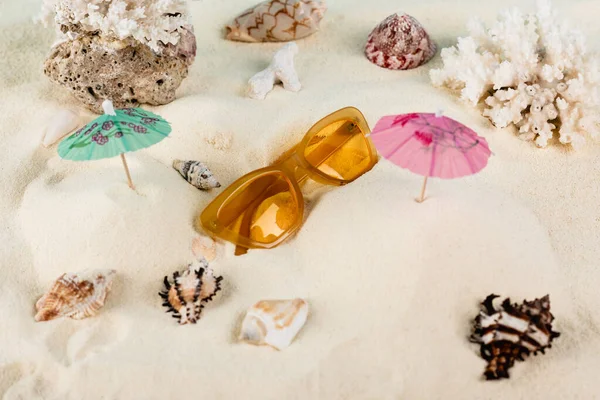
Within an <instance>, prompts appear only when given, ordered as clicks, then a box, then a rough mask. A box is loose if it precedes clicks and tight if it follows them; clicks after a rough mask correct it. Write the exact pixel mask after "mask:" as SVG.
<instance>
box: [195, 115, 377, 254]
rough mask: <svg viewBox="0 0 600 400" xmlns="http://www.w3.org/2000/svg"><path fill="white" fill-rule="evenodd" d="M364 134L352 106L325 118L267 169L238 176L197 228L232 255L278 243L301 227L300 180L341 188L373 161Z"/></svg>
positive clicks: (362, 121)
mask: <svg viewBox="0 0 600 400" xmlns="http://www.w3.org/2000/svg"><path fill="white" fill-rule="evenodd" d="M369 133H370V129H369V126H368V125H367V122H366V121H365V117H364V116H363V115H362V113H361V112H360V111H358V110H357V109H356V108H354V107H347V108H343V109H341V110H338V111H336V112H334V113H333V114H330V115H328V116H327V117H325V118H323V119H322V120H320V121H319V122H317V123H316V124H315V125H313V127H312V128H310V130H309V131H308V133H307V134H306V135H305V136H304V139H302V141H301V142H300V143H299V144H297V145H296V146H294V147H293V148H292V149H291V150H289V151H288V152H286V153H284V154H283V155H282V156H281V157H280V158H279V159H278V160H277V161H275V163H273V164H272V165H271V166H270V167H267V168H262V169H258V170H256V171H253V172H250V173H248V174H246V175H244V176H243V177H241V178H240V179H238V180H237V181H235V182H234V183H232V184H231V185H230V186H229V187H228V188H227V189H225V190H224V191H223V192H222V193H221V194H219V195H218V196H217V197H216V198H215V199H214V200H213V201H212V202H211V203H210V204H209V205H208V206H207V207H206V208H205V209H204V211H203V212H202V214H201V215H200V223H201V225H202V226H203V227H204V229H205V230H206V231H207V232H208V233H209V234H210V235H212V236H213V237H218V238H221V239H224V240H227V241H229V242H232V243H234V244H235V245H237V248H236V255H240V254H244V253H245V252H246V250H247V249H270V248H273V247H275V246H277V245H279V244H281V243H282V242H283V241H284V240H286V239H287V238H288V237H290V236H291V235H292V234H293V233H294V232H296V231H297V230H298V228H300V226H301V225H302V221H303V216H304V198H303V196H302V192H301V191H300V185H301V184H302V183H303V182H304V181H305V180H306V178H311V179H313V180H315V181H317V182H320V183H323V184H326V185H337V186H341V185H345V184H347V183H349V182H352V181H353V180H355V179H356V178H358V177H359V176H361V175H362V174H364V173H365V172H367V171H369V170H370V169H371V168H373V166H374V165H375V164H376V163H377V151H376V150H375V146H374V145H373V143H372V142H371V140H370V139H369V138H368V137H367V135H368V134H369Z"/></svg>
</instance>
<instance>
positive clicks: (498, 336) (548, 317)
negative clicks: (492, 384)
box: [471, 294, 560, 380]
mask: <svg viewBox="0 0 600 400" xmlns="http://www.w3.org/2000/svg"><path fill="white" fill-rule="evenodd" d="M497 297H498V296H497V295H495V294H490V295H489V296H488V297H487V298H486V299H485V300H484V302H483V303H481V304H482V310H481V311H480V313H479V315H478V316H477V317H476V318H475V321H474V325H473V334H472V335H471V341H473V342H476V343H480V344H481V348H480V352H481V357H483V358H484V359H485V360H486V361H487V362H488V365H487V366H486V369H485V372H484V375H485V377H486V379H488V380H493V379H501V378H508V377H509V374H508V370H509V369H510V368H511V367H512V366H513V365H514V364H515V361H517V360H519V361H523V360H525V357H526V356H528V355H529V354H531V353H533V354H534V355H536V354H537V353H538V352H541V353H542V354H543V353H544V351H545V350H546V349H547V348H550V347H552V341H553V340H554V338H557V337H558V336H560V333H558V332H554V331H553V330H552V321H553V320H554V316H553V315H552V313H550V297H549V296H548V295H546V296H544V297H542V298H541V299H535V300H534V301H523V303H522V304H520V305H518V304H516V303H515V304H511V302H510V299H508V298H507V299H505V300H504V301H503V302H502V304H500V305H499V306H494V304H493V303H494V299H496V298H497Z"/></svg>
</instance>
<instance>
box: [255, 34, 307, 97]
mask: <svg viewBox="0 0 600 400" xmlns="http://www.w3.org/2000/svg"><path fill="white" fill-rule="evenodd" d="M296 54H298V45H297V44H296V43H293V42H292V43H288V44H286V45H285V46H283V47H282V48H281V49H279V50H278V51H277V53H275V55H274V56H273V61H271V64H270V65H269V66H268V67H267V68H266V69H264V70H263V71H260V72H259V73H257V74H256V75H254V76H253V77H252V78H250V80H249V81H248V96H249V97H252V98H253V99H257V100H263V99H264V98H265V97H266V96H267V93H269V92H270V91H271V90H273V87H274V86H275V83H276V82H281V83H282V84H283V88H284V89H286V90H289V91H291V92H297V91H299V90H300V89H301V88H302V85H301V84H300V80H299V79H298V74H297V73H296V69H295V68H294V56H295V55H296Z"/></svg>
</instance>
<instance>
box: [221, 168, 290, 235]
mask: <svg viewBox="0 0 600 400" xmlns="http://www.w3.org/2000/svg"><path fill="white" fill-rule="evenodd" d="M299 217H300V216H299V211H298V204H297V200H296V196H295V195H294V191H293V190H292V189H291V186H290V183H289V181H288V180H287V179H286V177H285V176H284V175H283V174H280V173H276V172H275V173H270V174H266V175H262V176H259V177H257V178H255V179H253V180H250V181H249V182H247V183H245V184H244V185H243V186H241V187H240V188H239V189H238V190H237V191H236V192H235V193H234V194H233V195H232V196H230V197H229V199H227V201H226V202H225V203H223V205H222V206H221V208H220V209H219V212H218V214H217V218H218V219H219V221H220V222H221V224H222V225H224V226H226V227H227V229H229V230H230V231H233V232H235V233H237V234H238V235H239V236H240V237H245V238H249V239H251V240H254V241H255V242H259V243H263V244H269V243H273V242H275V241H276V240H277V239H279V238H280V237H281V236H282V235H284V234H286V233H288V232H289V231H290V230H291V229H292V228H293V227H294V226H295V225H297V223H298V219H299Z"/></svg>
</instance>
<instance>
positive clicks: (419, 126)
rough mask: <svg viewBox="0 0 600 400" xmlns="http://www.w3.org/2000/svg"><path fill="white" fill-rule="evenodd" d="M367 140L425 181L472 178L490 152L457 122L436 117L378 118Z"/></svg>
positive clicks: (423, 189) (483, 164)
mask: <svg viewBox="0 0 600 400" xmlns="http://www.w3.org/2000/svg"><path fill="white" fill-rule="evenodd" d="M371 140H373V143H374V144H375V147H377V150H378V151H379V153H380V154H381V155H382V156H383V157H385V158H387V159H388V160H390V161H391V162H393V163H394V164H396V165H398V166H400V167H402V168H407V169H409V170H410V171H412V172H414V173H417V174H419V175H423V176H424V177H425V180H424V182H423V188H422V189H421V196H420V198H419V199H417V201H418V202H422V201H423V200H424V199H425V188H426V186H427V178H428V177H430V176H432V177H437V178H442V179H453V178H459V177H461V176H467V175H472V174H475V173H477V172H479V171H481V170H482V169H483V168H484V167H485V166H486V165H487V162H488V159H489V158H490V155H491V154H492V152H491V151H490V148H489V147H488V144H487V141H486V140H485V139H484V138H482V137H481V136H479V135H477V134H476V133H475V132H473V131H472V130H471V129H469V128H467V127H466V126H464V125H463V124H461V123H460V122H457V121H455V120H453V119H451V118H448V117H444V116H441V115H439V114H427V113H412V114H402V115H389V116H387V117H383V118H381V119H380V120H379V121H378V122H377V124H376V125H375V128H373V131H372V132H371Z"/></svg>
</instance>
